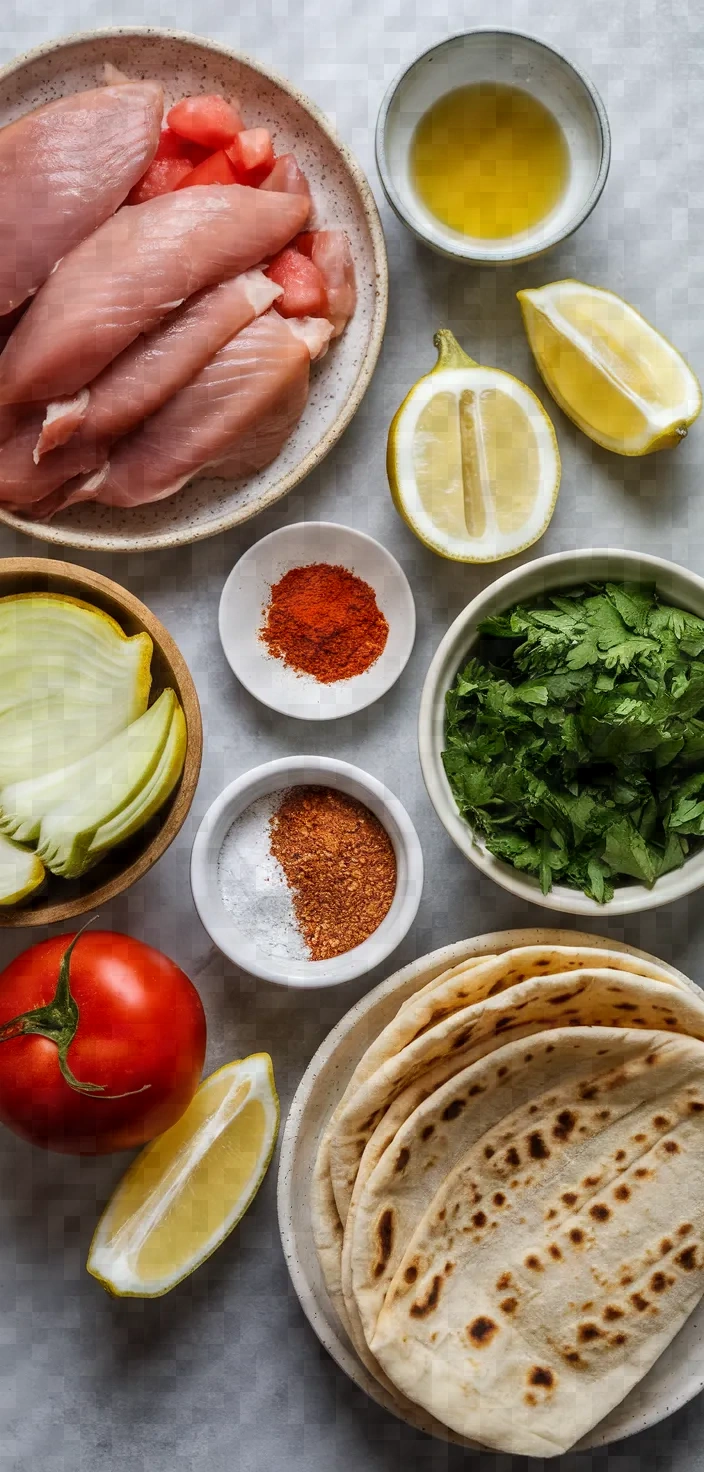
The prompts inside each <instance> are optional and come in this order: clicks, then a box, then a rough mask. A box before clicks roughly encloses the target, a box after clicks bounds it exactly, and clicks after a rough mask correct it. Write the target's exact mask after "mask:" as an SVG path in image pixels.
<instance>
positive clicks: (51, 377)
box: [0, 184, 308, 404]
mask: <svg viewBox="0 0 704 1472" xmlns="http://www.w3.org/2000/svg"><path fill="white" fill-rule="evenodd" d="M307 214H308V200H307V199H305V198H304V197H303V196H301V195H296V194H271V193H264V192H262V190H260V189H248V188H247V187H246V186H245V185H240V184H230V185H227V186H224V185H218V184H213V185H208V186H204V187H203V188H201V189H183V190H180V191H179V192H177V193H176V194H162V195H160V196H158V197H157V198H156V199H150V200H148V201H147V202H146V203H145V204H139V205H128V206H126V207H125V208H124V209H122V210H120V211H119V213H118V214H117V215H114V216H113V218H112V219H111V220H108V221H106V223H105V224H104V225H102V226H101V227H100V229H99V230H96V232H95V234H94V235H91V236H90V238H89V239H88V240H84V241H83V243H82V244H81V245H79V246H77V247H76V249H75V250H74V251H72V252H71V254H70V255H69V256H67V257H66V258H65V259H64V260H63V261H61V263H60V265H59V266H58V267H57V269H56V270H55V271H54V272H53V274H52V275H51V276H50V277H49V280H48V281H47V282H45V284H44V286H43V287H42V289H41V291H40V292H39V293H38V294H37V296H36V297H35V298H34V301H33V302H32V303H31V305H30V307H29V308H28V310H27V312H26V313H25V315H24V317H23V318H22V320H21V322H20V323H19V325H18V326H17V328H16V329H15V331H14V332H13V334H12V337H11V338H10V341H9V343H8V345H7V347H6V348H5V351H4V353H3V354H2V357H0V404H7V403H18V402H22V401H23V400H27V399H31V400H34V401H37V400H44V401H46V400H51V399H56V398H62V397H70V396H72V395H73V394H75V393H77V392H78V390H79V389H81V388H84V387H85V385H86V384H87V383H90V381H91V379H93V378H95V377H96V375H97V374H98V373H100V372H102V370H103V368H106V367H107V365H108V364H109V363H111V362H112V360H113V358H116V357H117V354H118V353H120V352H122V351H123V349H124V348H126V347H129V345H130V343H132V342H134V340H135V338H136V337H138V336H139V334H140V333H143V332H149V331H150V330H151V329H152V328H153V327H155V326H156V325H157V323H159V322H160V321H161V320H162V318H163V317H165V316H166V315H167V314H168V313H169V312H170V311H173V310H174V308H175V307H178V306H180V305H181V302H183V301H184V300H185V299H186V298H187V297H190V296H192V295H193V294H194V293H195V292H196V291H200V290H202V288H203V287H206V286H212V285H215V284H216V283H217V282H219V281H223V280H224V279H225V278H226V277H230V276H234V275H236V274H238V273H239V272H240V271H246V270H248V269H249V268H250V267H251V266H256V265H257V263H258V262H259V261H261V260H264V259H266V258H267V257H269V256H272V255H274V254H275V253H276V252H277V251H279V250H281V248H282V247H283V246H284V245H285V244H286V242H287V241H288V240H290V238H291V236H292V235H295V234H296V232H297V231H298V230H300V228H301V225H302V223H303V222H304V221H305V219H306V217H307Z"/></svg>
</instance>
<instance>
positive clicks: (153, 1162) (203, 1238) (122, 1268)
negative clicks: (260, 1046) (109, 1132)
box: [88, 1053, 279, 1297]
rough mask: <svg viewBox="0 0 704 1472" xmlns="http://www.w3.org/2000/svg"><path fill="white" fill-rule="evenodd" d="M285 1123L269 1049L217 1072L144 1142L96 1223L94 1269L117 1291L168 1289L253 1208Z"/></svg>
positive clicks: (92, 1251)
mask: <svg viewBox="0 0 704 1472" xmlns="http://www.w3.org/2000/svg"><path fill="white" fill-rule="evenodd" d="M278 1121H279V1106H278V1099H277V1096H276V1089H275V1085H274V1077H273V1071H272V1067H271V1059H270V1058H269V1057H268V1055H267V1054H262V1053H260V1054H254V1055H252V1057H251V1058H245V1059H241V1060H239V1061H238V1062H236V1063H230V1064H227V1065H226V1066H225V1067H224V1068H221V1069H220V1070H218V1072H217V1073H214V1074H211V1076H210V1078H208V1079H206V1080H205V1081H204V1082H203V1083H202V1084H201V1086H200V1088H199V1089H198V1091H197V1093H196V1094H195V1095H194V1097H193V1099H192V1100H191V1103H190V1104H189V1106H188V1108H187V1110H186V1112H185V1114H183V1115H182V1117H181V1119H180V1120H178V1121H177V1123H176V1124H175V1125H172V1126H171V1128H170V1129H168V1130H166V1131H165V1133H164V1134H163V1135H160V1136H159V1137H158V1138H157V1139H155V1140H152V1142H151V1144H149V1145H147V1146H146V1147H145V1149H144V1150H143V1151H142V1153H141V1155H139V1156H138V1157H137V1159H136V1160H135V1161H134V1162H133V1164H132V1165H131V1166H130V1168H129V1170H128V1171H127V1174H126V1175H125V1176H124V1178H123V1180H122V1181H121V1182H120V1184H119V1186H118V1187H117V1190H116V1191H115V1194H114V1195H113V1197H112V1200H111V1201H110V1202H109V1204H108V1206H107V1208H106V1210H105V1212H104V1214H103V1217H102V1218H101V1221H100V1223H99V1224H98V1227H97V1229H96V1232H95V1235H94V1238H93V1242H92V1245H91V1249H90V1254H89V1257H88V1270H89V1272H91V1273H93V1275H94V1276H95V1277H97V1278H98V1279H99V1280H100V1281H101V1282H102V1283H103V1284H104V1286H105V1287H107V1288H108V1289H109V1291H110V1292H112V1293H116V1294H128V1295H133V1296H135V1295H136V1296H138V1297H154V1296H157V1295H158V1294H160V1293H165V1292H168V1290H169V1288H172V1287H173V1286H174V1284H175V1283H177V1282H179V1281H180V1280H181V1279H182V1278H184V1277H185V1276H186V1275H187V1274H188V1273H190V1272H192V1271H193V1269H194V1268H196V1267H198V1265H199V1264H200V1263H201V1262H203V1261H204V1259H205V1258H206V1257H208V1256H209V1255H210V1253H211V1252H213V1251H214V1249H215V1248H216V1247H217V1246H218V1245H219V1243H220V1242H222V1241H223V1239H224V1237H226V1236H227V1234H228V1232H229V1231H231V1230H232V1228H233V1226H235V1225H236V1223H237V1222H238V1221H239V1220H240V1218H241V1216H242V1215H243V1213H244V1212H245V1211H246V1210H247V1207H248V1206H249V1204H250V1202H251V1200H252V1199H253V1197H254V1195H255V1193H256V1191H257V1189H258V1187H259V1185H260V1184H261V1181H262V1179H263V1177H264V1174H265V1172H266V1169H267V1165H268V1163H269V1160H270V1158H271V1153H272V1150H273V1148H274V1143H275V1140H276V1133H277V1130H278Z"/></svg>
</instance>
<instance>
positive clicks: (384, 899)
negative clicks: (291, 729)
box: [191, 756, 423, 987]
mask: <svg viewBox="0 0 704 1472" xmlns="http://www.w3.org/2000/svg"><path fill="white" fill-rule="evenodd" d="M191 889H192V892H193V899H194V901H195V906H196V909H197V911H198V914H199V916H200V918H201V921H202V923H203V925H204V926H205V929H206V930H207V932H208V934H209V935H210V937H211V940H213V941H214V942H215V944H216V946H218V947H219V949H220V950H221V951H222V952H223V953H224V954H225V955H226V956H228V957H229V959H230V960H231V961H234V962H235V964H236V965H238V966H241V967H242V969H243V970H245V971H248V972H250V973H251V975H253V976H259V977H261V978H262V979H263V980H264V981H274V982H277V983H278V984H279V985H281V986H294V987H327V986H336V985H337V984H338V983H340V982H343V981H352V980H354V979H355V978H356V977H359V976H364V975H366V974H367V973H368V972H370V971H372V970H373V968H374V967H375V966H378V965H380V963H381V962H382V961H385V960H386V958H387V956H389V955H390V954H391V952H392V951H394V950H395V949H396V947H397V946H398V945H400V943H401V941H402V940H403V939H404V936H405V935H406V934H407V933H408V931H409V930H410V927H411V925H412V924H413V921H414V920H415V917H416V914H417V911H418V906H419V904H420V899H421V894H422V891H423V855H422V851H421V846H420V842H419V839H418V834H417V833H416V830H415V828H414V826H413V823H412V822H411V819H410V818H409V816H408V813H407V812H406V809H405V808H404V807H403V805H402V804H401V803H400V802H399V800H398V798H397V797H395V796H394V794H393V793H392V792H390V791H389V789H388V788H387V787H385V786H384V785H383V784H382V783H381V782H379V781H377V779H376V778H375V777H372V776H371V775H370V774H369V773H368V772H364V771H362V769H361V768H360V767H354V766H351V765H350V763H349V762H342V761H338V760H337V759H336V758H334V757H322V756H296V757H283V758H281V759H280V760H278V761H273V762H266V763H264V764H263V765H262V766H260V767H254V768H252V770H251V771H249V772H245V773H244V775H243V776H242V777H238V778H237V780H236V781H235V782H231V783H230V785H229V787H226V788H225V790H224V791H223V792H221V793H220V796H219V797H217V798H216V799H215V801H214V803H213V804H212V805H211V807H210V808H209V809H208V811H207V813H206V815H205V817H204V819H203V821H202V823H201V825H200V828H199V829H198V832H197V834H196V837H195V842H194V844H193V850H192V854H191Z"/></svg>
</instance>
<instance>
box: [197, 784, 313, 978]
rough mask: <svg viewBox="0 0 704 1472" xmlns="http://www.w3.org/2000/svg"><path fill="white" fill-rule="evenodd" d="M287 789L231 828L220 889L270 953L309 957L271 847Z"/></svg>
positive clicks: (240, 923) (241, 923) (245, 928)
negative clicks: (273, 828)
mask: <svg viewBox="0 0 704 1472" xmlns="http://www.w3.org/2000/svg"><path fill="white" fill-rule="evenodd" d="M285 795H286V794H285V792H272V793H268V794H267V795H266V796H265V797H260V798H258V799H257V801H256V802H253V803H252V804H251V806H250V807H248V808H245V811H244V812H243V813H240V816H239V818H236V819H235V821H234V823H233V824H232V827H231V828H229V829H228V831H227V833H226V834H225V838H224V840H223V845H222V848H221V849H220V853H219V856H218V888H219V890H220V897H221V899H222V902H223V905H224V906H225V909H226V910H227V912H228V914H229V915H231V916H232V919H233V920H234V922H235V925H236V926H237V928H238V930H241V931H242V932H243V934H245V935H247V936H248V937H249V938H250V939H251V940H253V941H254V943H255V945H256V946H257V948H258V949H260V950H261V951H262V953H263V954H264V955H266V956H272V957H274V958H277V959H282V958H285V959H288V960H291V961H309V960H310V958H311V955H310V950H309V948H308V946H307V945H306V942H305V940H304V939H303V936H302V935H301V932H300V930H299V928H298V924H297V921H296V914H295V911H294V908H293V901H292V899H291V891H290V889H289V887H288V884H287V882H286V875H285V874H284V871H283V869H282V867H281V865H280V863H279V862H278V859H275V858H274V856H273V854H272V852H271V848H270V844H271V833H270V826H269V825H270V823H271V819H272V817H273V816H274V813H275V812H276V811H277V810H278V808H279V807H280V805H281V802H282V799H283V798H284V797H285Z"/></svg>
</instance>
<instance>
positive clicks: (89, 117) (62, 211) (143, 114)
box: [0, 82, 164, 315]
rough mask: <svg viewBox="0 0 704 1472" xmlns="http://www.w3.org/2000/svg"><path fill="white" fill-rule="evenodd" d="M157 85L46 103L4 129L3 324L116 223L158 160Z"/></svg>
mask: <svg viewBox="0 0 704 1472" xmlns="http://www.w3.org/2000/svg"><path fill="white" fill-rule="evenodd" d="M163 105H164V98H163V93H162V89H161V87H160V86H158V84H157V83H156V82H124V83H120V84H119V85H118V86H114V87H98V88H96V89H95V91H92V92H77V93H74V94H73V95H72V96H71V97H62V98H61V99H60V100H59V101H58V102H49V103H47V105H46V106H45V107H40V108H38V109H37V110H36V112H30V113H27V114H26V116H25V117H23V118H20V119H19V120H18V121H17V122H16V123H10V124H9V125H8V127H6V128H3V129H2V130H0V315H4V314H5V313H7V312H11V311H12V310H13V308H14V307H18V306H19V305H20V304H21V303H22V302H23V301H24V300H25V298H26V297H28V296H31V295H32V294H33V292H35V291H36V290H37V288H38V287H40V286H41V285H42V283H43V282H44V281H46V279H47V277H48V276H49V274H50V272H51V271H52V269H53V267H54V266H55V265H56V262H57V261H59V260H60V259H61V257H62V256H65V255H68V253H69V251H72V250H73V248H74V246H77V245H79V244H80V242H81V241H82V240H85V239H86V237H87V236H88V235H90V234H91V233H92V231H93V230H95V229H97V227H98V226H99V225H102V224H103V222H104V221H105V220H107V219H109V217H110V216H111V215H112V214H114V211H115V210H116V209H117V208H118V205H120V204H122V201H123V200H124V199H126V198H127V195H128V194H129V192H130V189H131V188H132V186H133V184H136V182H137V180H138V179H139V178H141V176H142V174H143V173H144V170H145V169H146V168H147V166H148V164H149V163H150V162H151V160H152V158H153V157H154V154H155V153H156V149H157V144H158V142H159V125H160V123H161V115H162V112H163Z"/></svg>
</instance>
